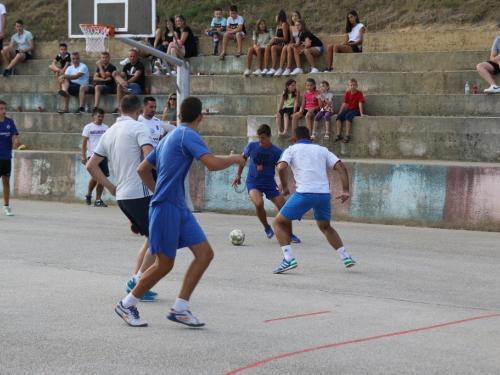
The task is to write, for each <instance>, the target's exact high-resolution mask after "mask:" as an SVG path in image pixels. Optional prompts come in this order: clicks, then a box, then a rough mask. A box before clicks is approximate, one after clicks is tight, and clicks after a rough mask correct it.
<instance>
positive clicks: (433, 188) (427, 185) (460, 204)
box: [11, 151, 500, 231]
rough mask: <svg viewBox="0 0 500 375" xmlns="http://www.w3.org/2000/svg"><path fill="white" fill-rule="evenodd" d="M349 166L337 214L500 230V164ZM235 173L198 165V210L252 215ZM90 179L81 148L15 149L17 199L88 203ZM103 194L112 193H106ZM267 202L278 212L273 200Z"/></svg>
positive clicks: (336, 187) (193, 187) (336, 184)
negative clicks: (347, 193) (347, 190)
mask: <svg viewBox="0 0 500 375" xmlns="http://www.w3.org/2000/svg"><path fill="white" fill-rule="evenodd" d="M345 164H346V166H347V168H348V171H349V176H350V180H351V194H352V199H351V200H349V201H348V202H347V203H345V204H340V203H339V202H338V201H336V200H335V199H334V196H335V194H336V193H338V192H340V181H339V180H338V178H337V176H336V174H335V173H332V174H331V176H330V180H331V182H330V183H331V186H332V187H333V191H334V193H333V197H332V206H333V219H334V220H339V219H340V220H353V221H361V222H374V223H384V224H408V225H423V226H435V227H443V228H465V229H480V230H493V231H499V230H500V190H499V189H498V186H500V164H493V163H490V164H480V163H475V164H466V163H436V162H429V163H424V162H408V161H405V162H400V161H385V162H382V161H380V160H379V161H376V162H370V161H368V160H347V161H345ZM235 173H236V167H232V168H230V169H228V170H225V171H220V172H208V171H207V170H206V168H204V166H203V165H202V164H201V163H199V162H196V163H194V164H193V167H192V169H191V173H190V178H191V181H190V192H191V196H192V200H193V205H194V207H195V209H197V210H204V211H220V212H229V213H253V206H252V204H251V202H250V200H249V199H248V197H247V194H246V193H245V192H243V193H241V194H240V193H236V192H235V191H234V190H233V188H231V186H230V185H231V182H232V181H233V179H234V175H235ZM111 174H112V171H111ZM111 178H113V175H111ZM88 179H89V175H88V173H87V171H86V170H85V167H84V166H83V165H82V164H81V162H80V155H79V154H76V153H62V152H60V153H57V152H29V151H24V152H15V153H14V168H13V175H12V179H11V183H12V190H13V197H16V198H28V197H29V198H30V199H50V200H60V201H82V204H83V197H84V196H85V193H86V187H87V183H88ZM291 185H292V186H293V183H292V184H291ZM104 200H106V201H108V202H109V201H111V200H113V197H111V196H109V194H108V193H106V194H105V196H104ZM267 208H268V209H269V210H270V211H269V214H270V215H271V216H273V215H274V214H275V212H274V209H273V207H272V205H269V204H267Z"/></svg>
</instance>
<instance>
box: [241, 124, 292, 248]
mask: <svg viewBox="0 0 500 375" xmlns="http://www.w3.org/2000/svg"><path fill="white" fill-rule="evenodd" d="M257 138H258V141H255V142H250V143H249V144H248V145H247V146H246V147H245V151H243V154H242V156H243V157H244V158H245V160H247V159H248V158H250V165H249V167H248V168H249V169H248V175H247V181H246V182H247V190H248V195H249V196H250V199H251V200H252V202H253V204H254V205H255V213H256V214H257V217H258V218H259V220H260V222H261V223H262V225H263V226H264V231H265V232H266V235H267V238H269V239H271V238H273V236H274V231H273V229H272V228H271V226H270V225H269V223H268V222H267V215H266V210H265V209H264V199H263V194H265V195H266V198H267V199H269V200H270V201H271V202H273V203H274V205H275V206H276V208H277V209H278V210H281V207H283V206H284V204H285V198H283V196H281V195H280V191H279V189H278V185H277V184H276V180H275V179H274V175H275V169H276V164H277V163H278V161H279V160H280V156H281V149H280V148H278V147H277V146H275V145H273V144H272V143H271V128H270V127H269V125H266V124H262V125H260V126H259V127H258V129H257ZM244 167H245V165H244V164H243V165H240V166H239V167H238V171H237V172H236V177H235V178H234V181H233V184H232V186H236V185H240V184H241V172H243V168H244ZM290 241H291V242H296V243H298V242H300V239H299V238H298V237H297V236H295V235H294V234H293V233H291V234H290Z"/></svg>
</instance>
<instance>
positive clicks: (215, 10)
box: [214, 8, 222, 12]
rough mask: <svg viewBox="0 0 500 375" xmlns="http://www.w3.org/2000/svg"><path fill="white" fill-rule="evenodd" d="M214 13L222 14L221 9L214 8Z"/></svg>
mask: <svg viewBox="0 0 500 375" xmlns="http://www.w3.org/2000/svg"><path fill="white" fill-rule="evenodd" d="M214 12H222V9H221V8H215V9H214Z"/></svg>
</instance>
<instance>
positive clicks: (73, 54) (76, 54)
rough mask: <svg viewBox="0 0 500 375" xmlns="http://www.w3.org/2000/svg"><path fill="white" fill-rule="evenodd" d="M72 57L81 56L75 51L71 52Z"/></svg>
mask: <svg viewBox="0 0 500 375" xmlns="http://www.w3.org/2000/svg"><path fill="white" fill-rule="evenodd" d="M71 56H78V57H80V54H79V53H78V52H76V51H73V52H71Z"/></svg>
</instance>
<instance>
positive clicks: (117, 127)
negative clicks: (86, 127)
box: [94, 116, 153, 200]
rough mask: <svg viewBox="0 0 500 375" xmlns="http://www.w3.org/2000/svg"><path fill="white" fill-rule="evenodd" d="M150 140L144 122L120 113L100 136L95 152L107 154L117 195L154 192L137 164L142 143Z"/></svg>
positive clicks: (141, 195) (132, 196)
mask: <svg viewBox="0 0 500 375" xmlns="http://www.w3.org/2000/svg"><path fill="white" fill-rule="evenodd" d="M146 145H150V146H153V145H152V144H151V140H150V138H149V134H148V132H147V129H146V127H145V126H144V124H143V123H141V122H139V121H135V120H134V119H132V118H131V117H129V116H122V117H119V118H118V119H117V120H116V123H115V124H114V125H113V126H112V127H111V128H109V130H108V131H106V133H104V134H103V135H102V137H101V141H100V142H99V144H98V145H97V147H96V149H95V150H94V153H95V154H96V155H97V156H101V157H107V158H108V159H109V160H110V162H111V165H112V167H113V172H114V175H115V178H116V199H117V200H123V199H138V198H144V197H149V196H150V195H152V194H153V193H152V192H150V191H149V189H148V188H147V187H146V186H145V185H144V184H143V183H142V181H141V179H140V177H139V175H138V174H137V167H138V166H139V164H140V163H141V162H142V160H143V159H144V154H143V152H142V146H146Z"/></svg>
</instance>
